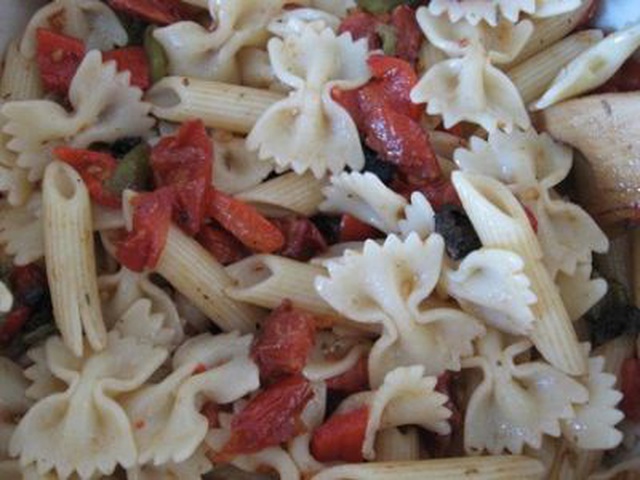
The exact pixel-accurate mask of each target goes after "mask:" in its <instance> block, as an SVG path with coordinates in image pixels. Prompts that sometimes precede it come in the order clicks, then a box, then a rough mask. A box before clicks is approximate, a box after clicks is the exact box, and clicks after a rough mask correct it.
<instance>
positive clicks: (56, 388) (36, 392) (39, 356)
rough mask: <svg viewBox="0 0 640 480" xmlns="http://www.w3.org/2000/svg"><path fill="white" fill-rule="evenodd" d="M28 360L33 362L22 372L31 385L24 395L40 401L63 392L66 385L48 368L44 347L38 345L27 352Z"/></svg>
mask: <svg viewBox="0 0 640 480" xmlns="http://www.w3.org/2000/svg"><path fill="white" fill-rule="evenodd" d="M27 356H28V357H29V360H31V361H32V362H33V364H32V365H31V366H29V367H28V368H27V369H25V371H24V376H25V377H26V378H27V379H29V381H30V382H31V385H29V388H27V390H26V392H25V395H26V396H27V398H30V399H32V400H42V399H43V398H45V397H48V396H49V395H53V394H54V393H60V392H64V391H65V390H66V388H67V387H66V383H65V382H63V381H62V380H60V379H59V378H58V377H56V376H55V375H54V374H53V373H52V372H51V369H50V368H49V363H48V361H47V352H46V348H45V345H44V344H42V345H38V346H37V347H34V348H32V349H31V350H29V351H28V352H27Z"/></svg>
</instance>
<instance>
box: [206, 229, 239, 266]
mask: <svg viewBox="0 0 640 480" xmlns="http://www.w3.org/2000/svg"><path fill="white" fill-rule="evenodd" d="M196 240H197V241H198V243H200V245H202V246H203V247H204V248H206V249H207V251H208V252H209V253H210V254H211V255H213V256H214V257H215V259H216V260H218V262H220V263H221V264H222V265H230V264H232V263H235V262H239V261H240V260H242V259H243V258H245V257H247V256H249V254H250V252H249V251H248V250H247V249H246V248H245V246H244V245H242V244H241V243H240V242H239V241H238V240H237V239H236V238H235V237H234V236H233V235H231V234H230V233H228V232H227V231H226V230H223V229H221V228H218V227H213V226H211V225H204V226H203V227H202V228H201V229H200V232H199V233H198V235H196Z"/></svg>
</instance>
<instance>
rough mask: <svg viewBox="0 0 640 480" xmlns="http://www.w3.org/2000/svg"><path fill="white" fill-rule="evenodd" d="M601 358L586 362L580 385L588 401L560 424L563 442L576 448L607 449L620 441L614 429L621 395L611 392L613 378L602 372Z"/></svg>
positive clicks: (619, 415) (619, 416) (614, 381)
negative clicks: (583, 386) (587, 364)
mask: <svg viewBox="0 0 640 480" xmlns="http://www.w3.org/2000/svg"><path fill="white" fill-rule="evenodd" d="M604 362H605V359H604V357H592V358H590V359H589V370H588V373H587V375H586V376H585V377H586V378H584V385H586V387H587V389H588V390H589V401H588V402H587V403H585V404H583V405H577V406H576V407H575V417H574V418H571V419H568V420H564V421H563V422H562V434H563V436H564V438H565V439H567V440H568V441H569V442H571V443H572V444H573V445H575V446H576V447H578V448H583V449H586V450H608V449H611V448H615V447H617V446H618V445H619V444H620V442H621V441H622V433H621V432H620V431H619V430H617V429H616V428H615V425H616V424H617V423H619V422H620V421H621V420H622V419H623V418H624V414H623V413H622V412H621V411H620V410H618V409H617V408H616V405H618V403H619V402H620V400H622V393H620V392H619V391H617V390H615V389H614V385H615V383H616V376H615V375H612V374H610V373H606V372H604Z"/></svg>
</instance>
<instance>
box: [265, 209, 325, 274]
mask: <svg viewBox="0 0 640 480" xmlns="http://www.w3.org/2000/svg"><path fill="white" fill-rule="evenodd" d="M270 221H271V223H273V224H274V225H275V226H276V227H278V229H280V231H281V232H282V233H283V235H284V237H285V244H284V246H283V247H282V249H281V250H280V252H279V254H280V255H282V256H283V257H288V258H293V259H294V260H300V261H303V262H306V261H307V260H310V259H311V258H313V257H315V256H316V255H318V254H320V253H322V252H324V251H325V250H326V249H327V242H326V240H325V239H324V237H323V236H322V233H320V230H318V227H316V226H315V225H314V224H313V222H312V221H311V220H309V219H308V218H307V217H301V216H295V215H293V216H288V217H282V218H273V219H271V220H270Z"/></svg>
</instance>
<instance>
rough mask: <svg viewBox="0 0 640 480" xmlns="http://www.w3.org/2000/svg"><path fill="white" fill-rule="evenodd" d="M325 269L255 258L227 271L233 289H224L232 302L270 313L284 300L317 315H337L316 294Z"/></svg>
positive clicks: (281, 259)
mask: <svg viewBox="0 0 640 480" xmlns="http://www.w3.org/2000/svg"><path fill="white" fill-rule="evenodd" d="M324 272H325V271H324V269H323V268H321V267H317V266H314V265H309V264H306V263H302V262H297V261H295V260H291V259H289V258H285V257H279V256H276V255H254V256H252V257H249V258H246V259H244V260H241V261H240V262H237V263H234V264H233V265H230V266H228V267H227V273H228V274H229V275H230V276H231V278H233V280H235V285H233V286H229V287H227V288H225V292H226V294H227V295H229V296H230V297H231V298H233V299H235V300H238V301H241V302H247V303H251V304H253V305H258V306H260V307H264V308H269V309H273V308H276V307H277V306H278V305H280V303H282V301H283V300H285V299H289V300H291V301H292V302H293V304H294V305H296V306H298V307H300V308H302V309H304V310H307V311H309V312H311V313H315V314H318V315H329V316H334V315H336V312H335V311H334V310H333V309H332V308H331V307H330V306H329V305H328V304H327V303H326V302H325V301H324V300H323V299H322V297H320V295H318V294H317V293H316V290H315V287H314V281H315V279H316V277H317V276H319V275H324Z"/></svg>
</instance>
